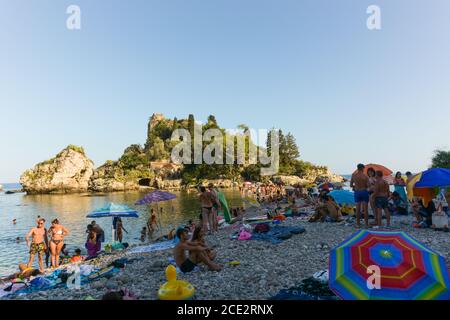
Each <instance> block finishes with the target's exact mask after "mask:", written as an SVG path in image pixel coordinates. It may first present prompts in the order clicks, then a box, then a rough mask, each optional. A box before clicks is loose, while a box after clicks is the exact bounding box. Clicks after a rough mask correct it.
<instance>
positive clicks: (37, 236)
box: [26, 219, 47, 272]
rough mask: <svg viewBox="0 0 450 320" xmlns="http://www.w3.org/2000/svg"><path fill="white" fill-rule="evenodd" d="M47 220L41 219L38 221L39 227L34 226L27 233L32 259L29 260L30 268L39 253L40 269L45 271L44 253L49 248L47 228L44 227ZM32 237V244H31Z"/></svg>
mask: <svg viewBox="0 0 450 320" xmlns="http://www.w3.org/2000/svg"><path fill="white" fill-rule="evenodd" d="M44 225H45V220H44V219H39V220H38V222H37V227H35V228H33V229H31V230H30V232H28V234H27V235H26V241H27V247H29V248H30V260H29V261H28V265H27V266H28V268H31V267H32V266H33V260H34V257H35V255H36V254H37V255H38V259H39V260H38V261H39V271H40V272H44V259H43V255H44V253H45V251H46V250H47V244H46V243H47V242H46V238H47V230H46V229H45V227H44ZM30 237H31V244H30Z"/></svg>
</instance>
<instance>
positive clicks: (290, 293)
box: [269, 278, 339, 300]
mask: <svg viewBox="0 0 450 320" xmlns="http://www.w3.org/2000/svg"><path fill="white" fill-rule="evenodd" d="M269 300H339V297H337V296H336V295H335V294H334V293H333V292H332V291H331V290H330V288H329V287H328V283H327V282H322V281H318V280H316V279H314V278H308V279H305V280H303V281H302V282H301V284H300V285H299V286H296V287H292V288H289V289H283V290H280V292H279V293H278V294H277V295H275V296H274V297H271V298H270V299H269Z"/></svg>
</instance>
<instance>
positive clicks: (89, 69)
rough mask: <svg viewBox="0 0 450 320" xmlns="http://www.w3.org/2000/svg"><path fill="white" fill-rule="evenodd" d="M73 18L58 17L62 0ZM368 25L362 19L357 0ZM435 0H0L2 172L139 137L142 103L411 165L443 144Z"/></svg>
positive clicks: (316, 155) (326, 151)
mask: <svg viewBox="0 0 450 320" xmlns="http://www.w3.org/2000/svg"><path fill="white" fill-rule="evenodd" d="M70 4H77V5H79V6H80V7H81V10H82V29H81V30H79V31H69V30H68V29H67V28H66V18H67V14H66V8H67V6H68V5H70ZM370 4H377V5H379V6H380V7H381V10H382V12H381V13H382V17H381V18H382V30H380V31H369V30H368V29H367V28H366V19H367V16H368V15H367V14H366V8H367V7H368V5H370ZM449 12H450V2H449V1H447V0H433V1H425V0H417V1H408V0H389V1H387V0H371V1H365V0H340V1H334V0H327V1H325V0H309V1H301V0H292V1H287V0H277V1H275V0H270V1H267V0H189V1H186V0H158V1H155V0H142V1H140V0H139V1H138V0H134V1H100V0H96V1H93V0H89V1H87V0H86V1H85V0H70V1H62V0H59V1H54V0H28V1H9V0H0V43H1V46H0V48H1V50H0V111H1V116H0V129H1V138H0V150H1V154H0V181H2V182H15V181H18V179H19V176H20V174H21V173H22V172H23V171H24V170H25V169H27V168H30V167H32V166H33V165H34V164H36V163H37V162H39V161H42V160H45V159H47V158H49V157H51V156H53V155H55V154H56V153H57V152H58V151H59V150H61V149H62V148H64V147H65V146H66V145H68V144H77V145H82V146H84V148H85V150H86V151H87V153H88V155H89V157H90V158H91V159H92V160H93V161H94V162H95V164H96V166H99V165H101V164H102V163H103V162H104V161H105V160H107V159H117V158H118V157H119V156H120V155H121V153H122V151H123V150H124V148H126V147H127V146H128V145H129V144H132V143H142V144H143V143H144V142H145V135H146V128H147V126H146V125H147V120H148V117H149V116H150V115H151V114H152V113H153V112H162V113H164V114H165V115H167V116H170V117H174V116H177V117H178V118H182V117H187V115H188V114H189V113H193V114H195V116H196V118H197V119H199V120H200V119H202V120H205V119H206V117H207V116H208V114H214V115H216V118H217V119H218V121H219V123H220V124H221V125H222V126H224V127H226V128H235V127H236V126H237V125H238V124H240V123H246V124H248V125H249V126H251V127H253V128H271V127H279V128H282V129H284V130H285V131H291V132H292V133H293V134H294V135H295V137H296V139H297V142H298V144H299V146H300V149H301V154H302V158H303V159H305V160H309V161H312V162H314V163H317V164H323V165H328V166H329V167H330V168H331V169H332V170H334V171H336V172H338V173H349V172H352V171H353V168H354V165H355V164H356V163H358V162H377V163H383V164H385V165H387V166H389V167H391V168H392V169H393V170H402V171H405V170H411V171H418V170H421V169H425V168H426V167H427V166H428V165H429V163H430V159H431V155H432V152H433V150H434V149H436V148H437V147H448V146H449V145H450V139H449V123H450V59H449V57H450V41H449V34H450V20H449V19H448V13H449Z"/></svg>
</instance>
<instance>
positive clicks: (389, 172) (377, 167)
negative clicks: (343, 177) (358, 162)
mask: <svg viewBox="0 0 450 320" xmlns="http://www.w3.org/2000/svg"><path fill="white" fill-rule="evenodd" d="M369 168H373V169H374V170H375V171H382V172H383V176H390V175H392V173H393V172H392V170H390V169H388V168H386V167H385V166H382V165H381V164H374V163H369V164H365V168H364V173H365V174H367V170H369ZM356 172H358V170H356V171H355V172H354V173H356Z"/></svg>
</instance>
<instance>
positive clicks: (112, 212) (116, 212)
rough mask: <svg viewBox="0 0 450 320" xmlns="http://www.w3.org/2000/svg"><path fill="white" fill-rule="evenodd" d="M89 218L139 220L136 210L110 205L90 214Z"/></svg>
mask: <svg viewBox="0 0 450 320" xmlns="http://www.w3.org/2000/svg"><path fill="white" fill-rule="evenodd" d="M86 217H87V218H105V217H121V218H139V215H138V213H137V211H136V210H133V209H131V208H129V207H127V206H124V205H117V204H114V203H110V204H109V205H107V206H106V207H103V208H99V209H96V210H94V211H92V212H90V213H89V214H88V215H87V216H86Z"/></svg>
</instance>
